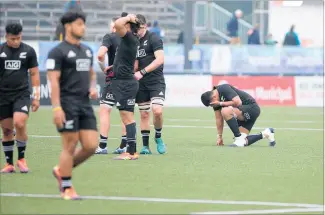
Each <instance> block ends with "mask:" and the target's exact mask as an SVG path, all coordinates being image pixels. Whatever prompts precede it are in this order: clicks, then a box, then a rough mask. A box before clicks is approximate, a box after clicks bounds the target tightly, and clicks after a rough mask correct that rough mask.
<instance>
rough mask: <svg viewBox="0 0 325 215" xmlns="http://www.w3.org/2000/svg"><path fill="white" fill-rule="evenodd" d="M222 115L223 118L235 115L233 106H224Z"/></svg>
mask: <svg viewBox="0 0 325 215" xmlns="http://www.w3.org/2000/svg"><path fill="white" fill-rule="evenodd" d="M221 115H222V117H223V118H229V117H232V116H233V110H232V108H231V107H223V108H222V109H221Z"/></svg>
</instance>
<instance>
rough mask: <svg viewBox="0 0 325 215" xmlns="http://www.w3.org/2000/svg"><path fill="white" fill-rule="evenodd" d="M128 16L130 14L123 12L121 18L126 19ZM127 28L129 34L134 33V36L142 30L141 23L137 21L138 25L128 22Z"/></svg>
mask: <svg viewBox="0 0 325 215" xmlns="http://www.w3.org/2000/svg"><path fill="white" fill-rule="evenodd" d="M127 15H128V13H126V12H122V14H121V17H125V16H127ZM125 28H126V30H127V31H129V32H132V33H133V34H137V32H138V30H139V28H140V23H139V22H138V21H137V23H132V22H128V23H126V25H125Z"/></svg>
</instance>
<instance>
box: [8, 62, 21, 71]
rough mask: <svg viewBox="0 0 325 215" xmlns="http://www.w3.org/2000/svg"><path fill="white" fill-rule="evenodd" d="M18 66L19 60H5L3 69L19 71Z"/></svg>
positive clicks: (19, 64)
mask: <svg viewBox="0 0 325 215" xmlns="http://www.w3.org/2000/svg"><path fill="white" fill-rule="evenodd" d="M20 66H21V62H20V60H6V61H5V69H9V70H17V69H20Z"/></svg>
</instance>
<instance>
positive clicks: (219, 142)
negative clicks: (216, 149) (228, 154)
mask: <svg viewBox="0 0 325 215" xmlns="http://www.w3.org/2000/svg"><path fill="white" fill-rule="evenodd" d="M217 146H223V139H222V137H221V136H219V137H218V139H217Z"/></svg>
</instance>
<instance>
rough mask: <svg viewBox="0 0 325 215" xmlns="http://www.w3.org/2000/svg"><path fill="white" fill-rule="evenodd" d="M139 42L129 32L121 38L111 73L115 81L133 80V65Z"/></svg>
mask: <svg viewBox="0 0 325 215" xmlns="http://www.w3.org/2000/svg"><path fill="white" fill-rule="evenodd" d="M138 45H139V40H138V38H137V37H136V36H135V35H133V33H131V32H127V33H126V34H125V36H124V37H122V38H121V42H120V45H119V47H118V50H117V53H116V56H115V59H114V66H113V71H114V75H115V78H116V79H134V76H133V73H134V71H133V70H134V63H135V60H136V56H137V50H138Z"/></svg>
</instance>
